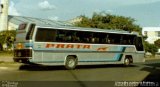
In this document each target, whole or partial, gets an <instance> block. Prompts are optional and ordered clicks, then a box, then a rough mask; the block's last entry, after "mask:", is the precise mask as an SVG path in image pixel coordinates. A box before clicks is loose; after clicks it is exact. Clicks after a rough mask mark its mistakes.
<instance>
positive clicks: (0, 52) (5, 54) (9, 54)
mask: <svg viewBox="0 0 160 87" xmlns="http://www.w3.org/2000/svg"><path fill="white" fill-rule="evenodd" d="M1 56H3V57H4V56H13V51H0V57H1Z"/></svg>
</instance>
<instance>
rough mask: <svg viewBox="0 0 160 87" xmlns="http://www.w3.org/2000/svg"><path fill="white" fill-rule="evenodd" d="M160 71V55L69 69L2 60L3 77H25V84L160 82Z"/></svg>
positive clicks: (0, 72)
mask: <svg viewBox="0 0 160 87" xmlns="http://www.w3.org/2000/svg"><path fill="white" fill-rule="evenodd" d="M159 73H160V59H158V60H148V61H146V62H145V63H139V64H134V65H132V66H130V67H124V66H123V65H100V66H97V65H96V66H78V67H77V68H76V69H75V70H66V69H65V68H64V67H63V66H38V65H34V66H30V65H24V64H20V63H1V64H0V81H13V82H14V81H24V82H22V83H26V84H28V83H32V82H30V81H34V82H35V83H36V82H37V83H38V84H40V83H41V84H42V83H47V82H48V83H49V84H51V83H52V85H53V83H54V82H55V83H56V85H57V84H58V83H59V84H65V83H67V84H69V85H73V86H72V87H90V86H92V87H93V86H95V87H97V85H98V84H101V83H102V84H103V85H101V86H102V87H106V85H109V84H111V85H114V84H115V82H118V81H153V82H160V74H159ZM72 82H73V83H72ZM86 83H87V84H86ZM35 85H36V84H35ZM159 85H160V84H159ZM41 86H42V85H41ZM0 87H1V86H0ZM26 87H27V86H26ZM45 87H47V86H45ZM98 87H100V86H98Z"/></svg>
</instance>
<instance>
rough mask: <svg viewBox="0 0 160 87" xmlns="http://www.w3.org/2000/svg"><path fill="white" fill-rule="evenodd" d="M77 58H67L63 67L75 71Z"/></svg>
mask: <svg viewBox="0 0 160 87" xmlns="http://www.w3.org/2000/svg"><path fill="white" fill-rule="evenodd" d="M77 62H78V60H77V58H75V57H74V56H68V57H67V59H66V61H65V67H66V69H69V70H71V69H75V67H76V65H77Z"/></svg>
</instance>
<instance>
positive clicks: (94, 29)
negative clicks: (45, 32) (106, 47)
mask: <svg viewBox="0 0 160 87" xmlns="http://www.w3.org/2000/svg"><path fill="white" fill-rule="evenodd" d="M36 26H37V27H40V28H50V29H53V28H56V29H63V30H78V31H90V32H104V33H106V32H107V33H119V34H132V35H138V33H135V32H133V33H132V32H129V31H124V30H120V29H99V28H85V27H75V26H71V25H65V24H64V25H63V24H57V25H51V24H40V23H39V24H37V23H36Z"/></svg>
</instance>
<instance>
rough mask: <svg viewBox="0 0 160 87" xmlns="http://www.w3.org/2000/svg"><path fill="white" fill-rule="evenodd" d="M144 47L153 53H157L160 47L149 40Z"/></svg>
mask: <svg viewBox="0 0 160 87" xmlns="http://www.w3.org/2000/svg"><path fill="white" fill-rule="evenodd" d="M144 47H145V51H146V52H150V53H151V54H152V55H155V54H156V52H158V47H157V46H156V45H154V44H149V43H148V42H146V41H144Z"/></svg>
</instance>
